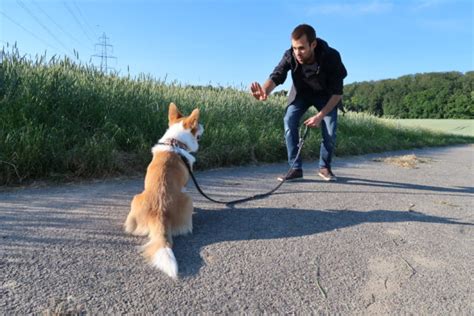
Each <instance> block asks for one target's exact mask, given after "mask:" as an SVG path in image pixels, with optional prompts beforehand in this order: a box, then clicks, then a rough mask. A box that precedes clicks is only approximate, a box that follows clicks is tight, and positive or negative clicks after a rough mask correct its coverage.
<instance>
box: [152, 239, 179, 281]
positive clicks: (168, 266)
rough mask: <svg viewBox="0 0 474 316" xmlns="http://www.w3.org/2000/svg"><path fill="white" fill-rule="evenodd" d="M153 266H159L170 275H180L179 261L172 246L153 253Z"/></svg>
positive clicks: (173, 276) (174, 277)
mask: <svg viewBox="0 0 474 316" xmlns="http://www.w3.org/2000/svg"><path fill="white" fill-rule="evenodd" d="M153 266H155V267H157V268H158V269H160V270H161V271H163V272H164V273H166V274H167V275H168V276H170V277H172V278H173V279H176V278H177V277H178V263H177V262H176V258H175V257H174V253H173V250H171V248H168V247H166V248H161V249H160V250H158V251H157V252H156V253H155V254H154V255H153Z"/></svg>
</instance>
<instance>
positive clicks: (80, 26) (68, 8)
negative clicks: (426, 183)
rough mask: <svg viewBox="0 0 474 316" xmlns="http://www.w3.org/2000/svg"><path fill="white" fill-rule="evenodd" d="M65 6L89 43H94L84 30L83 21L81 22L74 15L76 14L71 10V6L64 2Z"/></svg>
mask: <svg viewBox="0 0 474 316" xmlns="http://www.w3.org/2000/svg"><path fill="white" fill-rule="evenodd" d="M63 4H64V6H65V7H66V9H67V10H68V12H69V14H71V16H72V17H73V18H74V21H76V23H77V25H79V28H80V29H81V31H82V32H83V33H84V35H85V36H86V37H87V38H88V39H89V41H90V42H91V43H93V42H94V41H93V40H92V38H91V37H90V36H89V34H87V32H86V30H85V29H84V26H83V25H82V23H81V21H79V19H78V18H77V16H76V15H75V14H74V12H72V10H71V8H70V7H69V5H68V4H67V3H66V2H64V1H63Z"/></svg>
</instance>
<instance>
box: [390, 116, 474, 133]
mask: <svg viewBox="0 0 474 316" xmlns="http://www.w3.org/2000/svg"><path fill="white" fill-rule="evenodd" d="M394 121H395V123H396V124H398V125H400V126H404V127H413V128H423V129H428V130H433V131H437V132H443V133H449V134H456V135H464V136H471V137H474V120H454V119H443V120H436V119H403V120H402V119H396V120H394Z"/></svg>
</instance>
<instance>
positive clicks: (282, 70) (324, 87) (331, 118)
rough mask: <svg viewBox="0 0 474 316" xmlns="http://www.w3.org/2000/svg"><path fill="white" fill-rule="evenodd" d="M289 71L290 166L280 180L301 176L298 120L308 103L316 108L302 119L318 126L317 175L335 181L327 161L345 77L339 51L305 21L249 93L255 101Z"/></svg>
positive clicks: (286, 125)
mask: <svg viewBox="0 0 474 316" xmlns="http://www.w3.org/2000/svg"><path fill="white" fill-rule="evenodd" d="M290 70H291V77H292V79H293V85H292V87H291V91H290V94H289V96H288V106H287V108H286V112H285V117H284V128H285V141H286V148H287V151H288V162H289V163H290V166H291V165H293V162H294V166H293V169H292V170H291V171H290V172H289V173H288V175H287V176H286V178H285V177H280V178H278V179H279V180H280V181H283V180H296V179H300V178H303V165H302V160H301V158H298V160H296V161H295V158H296V154H297V152H298V142H299V135H298V134H299V130H298V129H299V123H300V119H301V117H302V116H303V115H304V113H306V111H307V110H308V108H309V107H310V106H312V105H314V106H315V107H316V109H317V110H318V111H319V112H318V113H317V114H316V115H314V116H312V117H310V118H308V119H307V120H306V121H304V124H305V125H306V126H308V127H319V126H321V132H322V142H321V151H320V159H319V173H318V174H319V176H320V177H321V178H323V179H324V180H326V181H335V180H336V177H335V176H334V173H333V172H332V170H331V161H332V156H333V152H334V147H335V144H336V127H337V107H338V105H340V104H341V100H342V90H343V79H344V78H345V77H346V76H347V71H346V68H345V67H344V65H343V63H342V61H341V57H340V55H339V52H338V51H336V50H335V49H333V48H331V47H329V45H328V44H327V43H326V42H325V41H324V40H322V39H320V38H317V37H316V31H315V30H314V28H313V27H311V26H310V25H307V24H301V25H298V26H297V27H296V28H295V29H294V30H293V32H292V33H291V48H290V49H288V50H287V51H285V53H284V54H283V58H282V59H281V61H280V63H279V64H278V66H276V67H275V69H274V70H273V72H272V74H271V75H270V77H269V79H267V81H265V83H264V84H263V86H261V85H260V84H259V83H258V82H253V83H252V84H251V86H250V90H251V93H252V95H253V96H254V97H255V98H256V99H257V100H262V101H263V100H266V99H267V96H268V95H269V94H270V93H271V92H272V91H273V89H275V87H276V86H278V85H280V84H282V83H284V82H285V80H286V76H287V73H288V71H290Z"/></svg>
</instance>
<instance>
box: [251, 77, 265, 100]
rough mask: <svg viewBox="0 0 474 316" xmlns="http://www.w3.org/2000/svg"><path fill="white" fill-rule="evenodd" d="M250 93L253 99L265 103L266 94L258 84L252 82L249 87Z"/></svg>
mask: <svg viewBox="0 0 474 316" xmlns="http://www.w3.org/2000/svg"><path fill="white" fill-rule="evenodd" d="M250 91H251V92H252V95H253V97H254V98H255V99H257V100H260V101H265V100H266V99H267V94H266V93H265V91H264V90H263V88H262V86H261V85H260V84H259V83H258V82H252V84H251V85H250Z"/></svg>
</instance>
